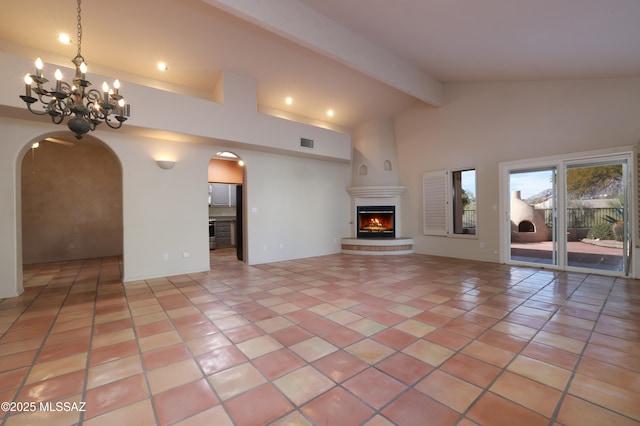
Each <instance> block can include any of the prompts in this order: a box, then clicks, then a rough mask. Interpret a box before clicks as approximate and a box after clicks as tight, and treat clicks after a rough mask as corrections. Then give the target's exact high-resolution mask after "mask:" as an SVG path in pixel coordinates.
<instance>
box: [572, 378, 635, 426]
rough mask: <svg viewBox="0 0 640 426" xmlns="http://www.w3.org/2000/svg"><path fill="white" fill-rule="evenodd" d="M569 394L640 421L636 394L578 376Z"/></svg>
mask: <svg viewBox="0 0 640 426" xmlns="http://www.w3.org/2000/svg"><path fill="white" fill-rule="evenodd" d="M569 393H570V394H571V395H574V396H577V397H579V398H582V399H584V400H587V401H589V402H592V403H594V404H597V405H600V406H601V407H604V408H608V409H609V410H613V411H617V412H618V413H620V414H623V415H626V416H628V417H631V418H633V419H635V420H637V421H640V404H638V394H637V393H635V392H630V391H628V390H626V389H623V388H620V387H617V386H614V385H611V384H608V383H605V382H602V381H599V380H596V379H593V378H591V377H587V376H583V375H581V374H576V375H575V377H574V378H573V381H572V382H571V386H570V387H569Z"/></svg>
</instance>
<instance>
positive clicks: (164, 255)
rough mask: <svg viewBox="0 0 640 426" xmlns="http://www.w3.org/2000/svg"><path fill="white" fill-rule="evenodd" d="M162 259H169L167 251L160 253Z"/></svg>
mask: <svg viewBox="0 0 640 426" xmlns="http://www.w3.org/2000/svg"><path fill="white" fill-rule="evenodd" d="M162 260H164V261H165V262H166V261H167V260H169V253H162Z"/></svg>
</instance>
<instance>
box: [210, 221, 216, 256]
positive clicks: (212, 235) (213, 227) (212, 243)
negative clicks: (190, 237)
mask: <svg viewBox="0 0 640 426" xmlns="http://www.w3.org/2000/svg"><path fill="white" fill-rule="evenodd" d="M215 249H216V220H215V218H212V217H210V218H209V250H215Z"/></svg>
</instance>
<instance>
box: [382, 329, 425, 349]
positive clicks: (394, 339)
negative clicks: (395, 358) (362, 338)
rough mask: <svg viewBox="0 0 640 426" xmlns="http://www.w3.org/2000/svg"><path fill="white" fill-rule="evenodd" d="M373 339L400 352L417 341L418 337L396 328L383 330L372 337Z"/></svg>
mask: <svg viewBox="0 0 640 426" xmlns="http://www.w3.org/2000/svg"><path fill="white" fill-rule="evenodd" d="M371 339H372V340H375V341H376V342H380V343H382V344H384V345H386V346H389V347H390V348H393V349H395V350H400V349H402V348H404V347H406V346H408V345H409V344H410V343H413V342H415V341H416V340H417V338H416V336H414V335H411V334H409V333H406V332H404V331H401V330H399V329H396V328H395V327H394V328H388V329H386V330H383V331H381V332H380V333H378V334H376V335H374V336H372V337H371Z"/></svg>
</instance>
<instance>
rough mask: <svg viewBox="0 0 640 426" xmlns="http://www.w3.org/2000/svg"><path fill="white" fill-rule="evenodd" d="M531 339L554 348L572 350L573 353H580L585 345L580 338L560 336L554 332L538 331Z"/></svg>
mask: <svg viewBox="0 0 640 426" xmlns="http://www.w3.org/2000/svg"><path fill="white" fill-rule="evenodd" d="M533 341H534V342H537V343H541V344H543V345H548V346H553V347H554V348H558V349H562V350H565V351H567V352H572V353H574V354H580V353H582V350H583V349H584V345H585V344H584V342H582V341H580V340H577V339H573V338H571V337H565V336H561V335H559V334H555V333H549V332H547V331H540V332H539V333H538V334H536V336H535V337H534V338H533Z"/></svg>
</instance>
